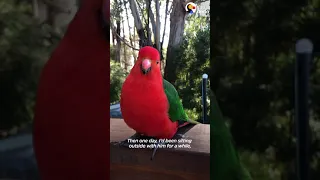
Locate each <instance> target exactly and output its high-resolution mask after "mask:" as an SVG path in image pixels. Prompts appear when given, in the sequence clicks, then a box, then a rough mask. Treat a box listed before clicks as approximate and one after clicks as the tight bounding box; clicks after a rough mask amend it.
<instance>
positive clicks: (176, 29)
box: [0, 0, 320, 180]
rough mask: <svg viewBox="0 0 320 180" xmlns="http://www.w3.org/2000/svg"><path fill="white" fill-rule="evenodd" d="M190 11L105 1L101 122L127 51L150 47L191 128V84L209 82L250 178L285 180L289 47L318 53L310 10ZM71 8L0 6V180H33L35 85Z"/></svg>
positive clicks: (316, 111) (313, 5)
mask: <svg viewBox="0 0 320 180" xmlns="http://www.w3.org/2000/svg"><path fill="white" fill-rule="evenodd" d="M188 2H189V1H188ZM192 2H194V3H195V4H197V5H198V7H197V12H196V13H195V14H187V13H186V12H185V11H184V9H183V8H181V7H184V5H185V4H186V2H185V1H183V0H174V1H173V0H160V1H151V0H112V1H111V3H110V6H111V7H110V8H111V29H110V33H111V39H110V43H111V49H110V52H111V61H110V63H111V64H110V65H111V79H110V87H111V89H110V90H111V91H110V98H111V104H110V105H111V106H110V109H112V111H111V116H112V117H121V112H120V109H119V106H118V105H117V103H118V102H119V96H120V90H121V85H122V83H123V80H124V78H125V77H126V75H127V74H128V72H129V71H130V69H131V67H132V65H133V63H134V61H135V59H136V57H137V52H138V51H137V50H138V49H139V48H140V47H141V46H143V45H152V46H154V47H156V48H158V49H159V51H160V52H161V57H162V59H163V60H162V64H161V66H162V70H163V75H164V77H165V78H166V79H168V80H169V81H170V82H172V83H173V84H174V85H175V86H176V88H177V90H178V92H179V94H180V97H181V99H182V101H183V104H184V106H185V108H186V109H187V113H188V115H189V117H190V118H192V119H197V120H198V119H200V118H201V117H200V114H201V86H200V83H201V76H202V74H203V73H208V74H209V75H210V88H211V89H212V90H213V91H214V92H215V93H216V96H217V98H218V101H219V103H220V106H221V109H222V111H223V114H224V116H225V118H226V120H227V123H228V125H229V126H230V129H231V132H232V134H233V137H234V140H235V143H236V145H237V147H238V149H239V153H240V157H241V159H242V160H243V162H244V164H245V165H246V166H247V167H248V169H249V171H250V172H251V173H252V176H253V179H256V180H269V179H273V180H289V179H294V178H295V177H296V176H295V169H294V167H295V164H294V163H295V156H296V148H295V147H296V139H295V126H294V121H293V107H294V104H293V102H294V96H293V95H294V62H295V54H294V45H295V42H296V40H297V39H298V38H302V37H307V38H310V39H311V41H312V42H313V43H314V46H315V52H320V49H319V46H320V33H319V32H320V25H319V22H320V14H319V12H320V10H319V8H320V1H319V0H310V1H308V3H302V2H300V1H297V0H291V1H289V0H279V1H266V0H245V1H237V0H223V1H222V0H218V1H214V2H211V3H210V7H209V1H205V0H199V1H196V0H195V1H192ZM79 4H80V1H79V0H68V1H64V0H1V1H0V74H1V75H0V97H1V101H0V112H1V120H0V135H1V139H0V178H5V177H10V178H17V179H30V180H33V179H37V178H38V177H37V169H36V163H35V160H34V156H33V149H32V136H31V132H32V119H33V107H34V102H35V95H36V88H37V82H38V78H39V74H40V72H41V69H42V67H43V65H44V63H45V62H46V61H47V59H48V58H49V56H50V53H51V52H52V50H53V49H54V48H55V47H56V45H57V43H58V42H59V40H60V39H61V38H62V37H63V34H64V32H65V29H66V27H67V25H68V23H69V22H70V21H71V20H72V18H73V16H74V14H75V12H76V11H77V9H78V7H79ZM209 11H210V13H211V16H209V14H208V13H209ZM157 19H159V20H160V26H159V24H158V22H159V21H157ZM210 21H211V23H212V24H211V27H210V25H209V22H210ZM210 28H211V32H213V33H212V34H210ZM210 42H211V47H210ZM210 48H211V52H213V54H212V57H213V58H211V59H210ZM311 66H312V68H311V78H310V82H311V87H310V88H311V99H310V107H311V108H310V115H311V116H310V127H311V131H312V145H311V152H310V153H311V154H310V155H311V156H312V160H311V162H310V163H311V167H312V178H313V179H320V170H319V169H320V142H319V141H320V120H319V118H320V58H319V54H317V53H314V60H313V62H312V65H311Z"/></svg>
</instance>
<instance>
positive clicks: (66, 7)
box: [42, 0, 78, 32]
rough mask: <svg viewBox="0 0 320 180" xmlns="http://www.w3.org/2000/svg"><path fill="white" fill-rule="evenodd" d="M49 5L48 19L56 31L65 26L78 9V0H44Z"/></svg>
mask: <svg viewBox="0 0 320 180" xmlns="http://www.w3.org/2000/svg"><path fill="white" fill-rule="evenodd" d="M42 1H43V2H44V3H45V4H46V5H47V6H48V7H49V12H48V13H49V17H48V20H49V22H50V24H51V25H52V26H53V27H54V28H55V30H56V31H58V32H60V29H61V28H65V27H66V26H67V25H68V24H69V23H70V21H71V20H72V19H73V17H74V15H75V14H76V12H77V10H78V6H77V4H78V2H77V0H68V1H65V0H52V1H49V0H42Z"/></svg>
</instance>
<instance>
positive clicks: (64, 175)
mask: <svg viewBox="0 0 320 180" xmlns="http://www.w3.org/2000/svg"><path fill="white" fill-rule="evenodd" d="M109 16H110V9H109V1H107V0H106V1H103V0H82V2H81V7H80V8H79V10H78V12H77V14H76V15H75V17H74V19H73V20H72V22H71V23H70V24H69V27H68V30H67V31H66V33H65V36H64V37H63V39H62V40H61V42H60V44H59V45H58V47H57V48H56V50H55V51H54V52H53V54H52V56H51V58H50V59H49V60H48V62H47V63H46V65H45V67H44V69H43V71H42V75H41V77H40V82H39V87H38V94H37V101H36V107H35V117H34V134H33V137H34V138H33V143H34V152H35V156H36V160H37V164H38V168H39V173H40V178H41V179H42V180H103V179H109V164H110V157H109V153H108V152H109V151H110V147H109V138H110V129H109V126H110V120H109V114H110V113H109V111H110V108H109V104H110V102H109V91H110V90H109V76H110V73H109V68H110V64H109V59H110V57H109V53H108V51H109V46H110V44H109V42H108V37H107V36H109V27H108V22H106V21H105V20H109ZM102 22H103V23H102Z"/></svg>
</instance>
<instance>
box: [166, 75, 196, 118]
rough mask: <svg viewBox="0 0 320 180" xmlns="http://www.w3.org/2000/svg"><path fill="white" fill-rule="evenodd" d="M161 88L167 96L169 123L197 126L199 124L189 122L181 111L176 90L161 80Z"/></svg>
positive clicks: (182, 110)
mask: <svg viewBox="0 0 320 180" xmlns="http://www.w3.org/2000/svg"><path fill="white" fill-rule="evenodd" d="M163 88H164V92H165V93H166V95H167V99H168V102H169V106H170V107H169V112H168V114H169V117H170V119H171V121H173V122H175V121H186V122H190V123H193V124H198V123H199V122H197V121H193V120H190V119H189V118H188V116H187V114H186V112H185V111H184V109H183V106H182V103H181V101H180V97H179V94H178V92H177V90H176V88H175V87H174V86H173V85H172V84H171V83H169V82H168V81H167V80H165V79H163Z"/></svg>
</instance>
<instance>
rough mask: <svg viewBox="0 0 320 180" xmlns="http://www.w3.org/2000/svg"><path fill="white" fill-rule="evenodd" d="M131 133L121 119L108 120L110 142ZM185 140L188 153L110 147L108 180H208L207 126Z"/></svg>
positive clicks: (127, 136)
mask: <svg viewBox="0 0 320 180" xmlns="http://www.w3.org/2000/svg"><path fill="white" fill-rule="evenodd" d="M134 133H135V131H133V130H132V129H130V128H129V127H128V126H127V125H126V124H125V123H124V121H123V120H122V119H110V141H111V142H119V141H123V140H125V139H127V138H129V137H130V136H132V135H133V134H134ZM185 136H186V137H187V138H188V139H192V143H191V144H190V145H191V148H189V149H173V148H172V149H166V148H162V149H158V150H157V152H156V155H155V159H154V160H152V161H151V160H150V157H151V154H152V149H129V148H126V147H120V146H117V145H113V144H111V146H110V173H111V175H110V177H111V179H112V180H123V179H131V180H136V179H137V180H148V179H151V180H163V179H165V180H199V179H201V180H209V179H210V126H209V125H204V124H199V125H196V126H194V127H193V128H192V129H190V130H189V131H188V132H187V133H186V134H185Z"/></svg>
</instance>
